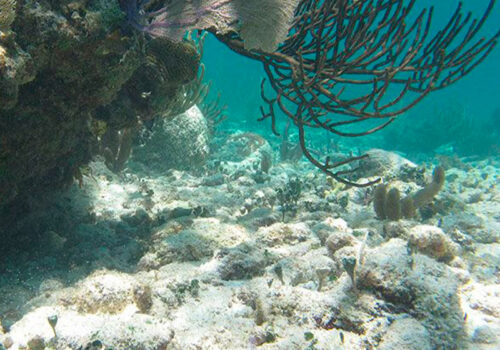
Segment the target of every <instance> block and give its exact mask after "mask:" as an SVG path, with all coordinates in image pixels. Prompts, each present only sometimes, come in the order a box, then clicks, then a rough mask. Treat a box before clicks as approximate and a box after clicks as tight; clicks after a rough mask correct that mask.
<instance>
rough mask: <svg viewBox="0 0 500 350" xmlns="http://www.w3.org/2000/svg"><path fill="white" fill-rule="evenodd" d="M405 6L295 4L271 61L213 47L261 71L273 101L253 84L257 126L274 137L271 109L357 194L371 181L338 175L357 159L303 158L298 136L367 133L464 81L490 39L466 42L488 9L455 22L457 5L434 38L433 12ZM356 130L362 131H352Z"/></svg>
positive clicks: (239, 47)
mask: <svg viewBox="0 0 500 350" xmlns="http://www.w3.org/2000/svg"><path fill="white" fill-rule="evenodd" d="M415 5H416V1H415V0H408V1H405V0H379V1H374V0H361V1H355V0H327V1H322V0H302V1H300V3H299V5H298V7H297V9H296V12H295V20H294V22H293V25H292V27H291V29H290V31H289V34H288V36H287V39H286V40H285V41H284V43H283V44H282V45H280V46H279V49H278V50H277V52H271V53H270V52H263V51H259V50H254V51H249V50H247V49H246V48H245V47H244V44H243V38H241V36H238V35H226V36H224V35H220V34H219V35H218V38H219V39H220V40H222V41H223V42H225V43H226V44H227V45H228V46H229V47H230V48H232V49H233V50H235V51H236V52H238V53H240V54H243V55H246V56H248V57H251V58H253V59H256V60H259V61H261V62H262V63H263V64H264V68H265V70H266V72H267V75H268V77H269V82H270V85H271V87H272V89H273V90H274V92H275V94H276V96H275V97H274V98H267V97H266V96H265V94H264V82H263V84H262V91H263V93H262V95H263V98H264V101H265V102H266V103H267V109H264V108H262V114H263V116H262V119H266V118H270V119H271V120H272V124H273V130H274V132H275V133H276V134H277V131H276V128H275V125H276V123H275V122H276V116H277V112H278V110H279V111H281V112H282V113H284V114H285V115H286V116H287V117H288V118H290V119H291V120H292V121H293V123H294V124H295V125H296V127H297V128H298V130H299V139H300V144H301V147H302V150H303V152H304V155H305V157H306V158H307V159H308V160H309V161H311V162H312V163H313V164H314V165H316V166H317V167H318V168H319V169H321V170H322V171H323V172H325V173H326V174H328V175H330V176H332V177H334V178H335V179H337V180H338V181H341V182H344V183H346V184H350V185H355V186H365V185H370V184H373V183H374V182H376V181H370V182H366V183H361V184H360V183H353V182H351V181H350V180H349V179H348V178H346V177H345V176H346V175H348V174H349V173H352V172H353V171H354V170H355V169H342V168H341V170H338V168H339V167H342V166H344V165H346V164H350V163H352V162H354V161H357V160H360V159H363V158H364V157H366V156H358V157H353V158H349V159H345V160H339V161H335V162H334V161H332V160H331V159H330V158H329V157H326V159H325V160H321V159H319V158H318V157H316V156H315V155H313V154H312V153H311V152H310V151H309V150H308V147H307V145H306V136H307V133H308V131H309V130H310V129H326V130H327V131H329V132H331V133H334V134H337V135H340V136H349V137H356V136H363V135H368V134H371V133H373V132H376V131H377V130H380V129H382V128H384V127H385V126H387V125H388V124H390V123H391V122H392V121H393V120H394V118H396V117H397V116H398V115H400V114H401V113H404V112H405V111H407V110H409V109H410V108H412V107H413V106H415V105H416V104H417V103H418V102H419V101H421V100H422V99H423V98H424V97H425V96H427V95H428V94H429V93H431V92H432V91H435V90H438V89H441V88H445V87H447V86H449V85H450V84H452V83H454V82H456V81H457V80H459V79H460V78H462V77H463V76H465V75H466V74H468V73H469V72H470V71H471V70H472V69H473V68H474V67H476V66H477V65H478V64H479V63H480V62H481V61H482V60H483V59H484V58H485V57H486V56H487V55H488V54H489V53H490V52H491V50H492V49H493V47H494V46H495V45H496V43H497V39H498V37H499V35H500V32H498V33H496V34H494V35H493V36H492V37H491V38H480V39H478V40H474V39H475V37H476V36H477V35H478V33H479V31H480V29H481V28H482V26H483V24H484V22H485V20H486V19H487V17H488V16H489V15H490V14H491V13H492V9H493V6H494V5H495V0H490V2H489V5H488V7H487V9H486V11H485V13H484V14H483V16H482V17H481V18H479V19H473V17H472V14H471V13H468V14H465V15H464V14H463V13H462V5H461V4H459V5H458V7H457V9H456V11H455V12H454V13H453V15H452V16H451V18H450V19H449V21H448V22H447V23H446V24H445V26H444V28H443V29H442V30H439V31H437V32H436V33H435V34H434V35H431V32H430V28H431V19H432V15H433V9H432V8H430V9H424V10H421V11H420V12H417V11H416V10H415V9H414V8H415V7H416V6H415ZM415 12H416V13H415ZM360 123H364V124H367V125H368V127H367V128H366V129H365V128H364V129H361V128H359V126H360ZM377 124H378V125H377ZM353 126H354V127H355V128H354V129H349V127H353Z"/></svg>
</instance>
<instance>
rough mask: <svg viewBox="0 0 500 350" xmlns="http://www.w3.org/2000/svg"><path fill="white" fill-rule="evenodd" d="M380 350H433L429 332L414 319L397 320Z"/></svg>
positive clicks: (380, 345) (385, 336) (390, 328)
mask: <svg viewBox="0 0 500 350" xmlns="http://www.w3.org/2000/svg"><path fill="white" fill-rule="evenodd" d="M377 349H378V350H403V349H404V350H432V349H433V347H432V344H431V342H430V340H429V332H427V330H426V329H425V328H424V326H422V324H421V323H420V322H418V321H417V320H415V319H413V318H410V317H408V318H403V319H397V320H395V321H394V322H393V323H392V324H391V325H390V327H389V329H388V330H387V333H386V334H385V335H384V336H383V338H382V341H381V342H380V344H379V346H378V347H377Z"/></svg>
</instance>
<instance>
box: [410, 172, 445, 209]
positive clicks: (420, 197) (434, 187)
mask: <svg viewBox="0 0 500 350" xmlns="http://www.w3.org/2000/svg"><path fill="white" fill-rule="evenodd" d="M444 179H445V174H444V168H443V167H442V166H438V167H436V168H435V169H434V172H433V173H432V182H431V183H429V184H428V185H427V186H425V187H424V188H422V189H421V190H420V191H417V193H415V194H414V195H413V203H414V205H415V207H417V208H420V207H421V206H423V205H425V204H428V203H430V202H431V201H432V200H433V199H434V197H435V196H436V195H437V194H438V193H439V191H441V188H443V185H444Z"/></svg>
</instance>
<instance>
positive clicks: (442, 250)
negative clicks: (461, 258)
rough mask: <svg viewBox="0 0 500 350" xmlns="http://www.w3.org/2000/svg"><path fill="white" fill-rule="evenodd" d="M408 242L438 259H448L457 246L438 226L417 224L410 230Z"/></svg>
mask: <svg viewBox="0 0 500 350" xmlns="http://www.w3.org/2000/svg"><path fill="white" fill-rule="evenodd" d="M409 243H410V244H411V245H412V247H414V248H416V249H417V250H418V251H419V252H421V253H423V254H426V255H428V256H430V257H433V258H435V259H437V260H440V261H450V260H451V259H453V258H454V257H455V255H456V254H457V252H458V246H457V244H456V243H455V242H453V241H452V240H451V239H450V238H449V237H448V236H447V235H446V234H445V233H444V232H443V230H441V229H440V228H439V227H435V226H431V225H418V226H415V227H413V228H412V229H411V230H410V234H409Z"/></svg>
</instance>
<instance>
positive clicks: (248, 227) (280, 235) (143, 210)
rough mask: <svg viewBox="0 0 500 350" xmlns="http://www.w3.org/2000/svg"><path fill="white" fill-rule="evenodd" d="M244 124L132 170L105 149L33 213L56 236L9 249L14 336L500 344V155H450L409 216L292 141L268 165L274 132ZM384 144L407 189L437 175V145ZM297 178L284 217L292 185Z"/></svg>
mask: <svg viewBox="0 0 500 350" xmlns="http://www.w3.org/2000/svg"><path fill="white" fill-rule="evenodd" d="M228 140H229V141H227V142H225V143H224V142H222V146H221V147H220V149H219V150H218V151H217V152H215V153H214V154H213V155H212V160H210V161H209V163H210V164H212V167H208V168H207V169H206V172H205V173H203V172H197V173H190V172H187V171H178V170H169V171H165V172H162V173H148V172H147V169H142V170H140V171H137V170H136V171H132V170H130V169H131V168H134V167H133V166H132V167H129V168H128V169H126V170H125V171H123V172H122V173H120V174H118V175H117V174H114V173H112V172H110V171H109V170H108V169H107V168H106V166H105V165H104V163H103V161H102V160H101V159H96V160H95V161H94V162H92V163H91V165H90V168H89V169H87V171H86V172H85V174H84V176H83V182H82V183H81V187H80V186H79V185H78V183H76V184H74V185H73V186H72V187H71V188H70V189H69V190H68V191H67V192H64V193H62V194H58V195H55V196H54V197H53V198H52V197H51V198H48V199H47V201H48V202H49V203H48V204H45V206H44V207H43V208H40V209H39V210H38V211H36V210H35V211H34V212H32V213H30V214H29V215H28V216H27V217H26V218H24V220H23V221H21V222H20V223H19V224H18V225H33V227H34V228H33V230H34V231H35V227H36V231H37V232H43V236H42V237H39V240H38V241H36V243H31V242H30V241H26V242H25V243H24V249H21V248H18V250H13V252H12V254H8V255H7V256H4V257H2V263H1V264H2V266H1V277H0V321H1V322H2V326H3V330H2V331H0V341H1V342H0V343H1V344H3V348H8V349H16V350H17V349H28V348H29V349H33V350H34V349H44V348H46V349H82V350H83V349H115V350H117V349H141V350H142V349H158V350H161V349H186V350H188V349H189V350H191V349H193V350H194V349H226V350H228V349H253V348H261V349H311V350H312V349H394V350H396V349H398V350H401V349H415V350H417V349H418V350H425V349H499V348H500V336H499V335H500V280H499V279H500V275H499V266H500V244H499V237H500V190H499V183H500V182H499V179H500V161H499V159H498V158H497V159H495V158H488V159H483V160H475V161H467V160H460V159H455V158H452V157H448V158H446V159H444V158H442V159H441V161H442V162H444V161H446V164H443V166H444V167H445V169H446V183H445V185H444V188H443V189H442V191H441V192H440V193H439V194H438V195H437V196H436V198H435V200H434V203H433V205H432V206H430V207H429V208H427V211H426V213H427V214H425V216H429V217H428V218H426V219H423V218H422V217H420V216H419V217H417V218H415V219H413V220H399V221H392V222H391V221H388V220H379V219H377V218H376V215H375V212H374V209H373V206H372V204H371V202H372V198H373V195H372V194H373V189H372V188H368V189H367V188H346V187H345V186H344V185H338V184H335V183H332V182H330V181H327V179H326V177H325V176H324V175H323V174H321V173H320V172H319V171H318V170H316V169H315V168H314V167H312V166H311V165H310V164H309V163H308V162H306V161H305V160H302V161H299V162H296V163H293V162H292V163H286V162H278V161H277V158H278V151H277V150H276V149H274V150H273V151H272V152H273V158H274V159H275V161H274V165H273V166H272V168H271V169H270V171H269V173H268V174H266V173H263V172H261V171H260V165H259V164H261V163H260V162H261V161H260V159H261V156H262V152H263V149H264V148H266V147H269V145H268V144H264V145H260V144H259V145H258V146H256V144H255V143H254V142H253V141H251V140H250V141H248V144H246V145H245V142H247V141H245V136H242V137H237V138H235V137H233V138H231V137H230V138H229V139H228ZM231 140H239V141H238V142H242V143H243V146H241V145H240V148H238V147H236V148H235V147H234V145H231V142H232V141H231ZM235 149H237V150H238V149H239V150H240V151H241V152H242V153H241V154H239V155H238V157H237V158H238V159H236V157H235V159H236V160H237V161H231V160H230V158H231V154H230V153H231V152H234V150H235ZM266 152H270V151H269V149H268V150H266ZM371 152H372V155H374V157H372V159H374V161H373V162H372V167H371V168H370V169H368V170H367V171H366V172H365V173H364V174H362V175H366V176H368V178H374V176H376V175H377V174H378V175H380V176H382V177H383V178H384V180H385V181H387V182H388V183H390V184H391V185H392V186H395V187H398V188H399V189H400V190H401V191H402V192H403V193H410V192H412V191H416V190H418V189H419V188H421V187H422V186H423V185H425V183H427V182H429V181H430V176H431V173H432V168H433V167H434V165H433V164H431V163H430V161H431V159H429V163H420V164H413V163H411V162H410V161H408V160H406V159H404V158H402V157H400V156H397V155H395V154H392V153H391V154H389V153H384V152H385V151H381V150H374V151H371ZM221 154H222V155H223V156H221ZM224 157H225V158H226V160H224V161H222V162H218V161H214V159H215V160H217V159H219V160H220V159H223V158H224ZM227 159H229V160H227ZM131 162H133V160H132V161H131ZM377 162H378V163H377ZM129 165H131V164H129ZM139 168H140V167H135V169H139ZM370 176H371V177H370ZM294 177H297V178H298V179H300V180H301V182H302V191H301V195H300V198H299V200H298V203H297V208H296V212H295V213H293V212H288V213H286V215H285V220H284V221H283V220H282V213H281V212H280V203H279V201H278V200H277V199H276V190H277V189H279V188H282V187H283V186H285V185H286V184H287V182H288V180H289V179H291V178H294ZM429 212H430V213H431V214H429ZM408 242H412V244H413V245H412V248H411V249H410V245H409V244H408ZM33 245H34V246H33ZM28 247H29V248H28ZM349 259H350V260H349ZM352 259H357V260H356V261H358V264H357V266H356V268H355V273H354V283H353V280H352V278H351V275H352V274H350V273H348V272H346V268H345V266H346V262H348V261H352ZM51 316H52V317H54V316H57V323H56V324H55V328H54V329H55V333H54V331H53V329H52V328H51V326H50V324H49V322H48V318H49V317H51ZM3 348H2V345H0V349H3Z"/></svg>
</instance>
